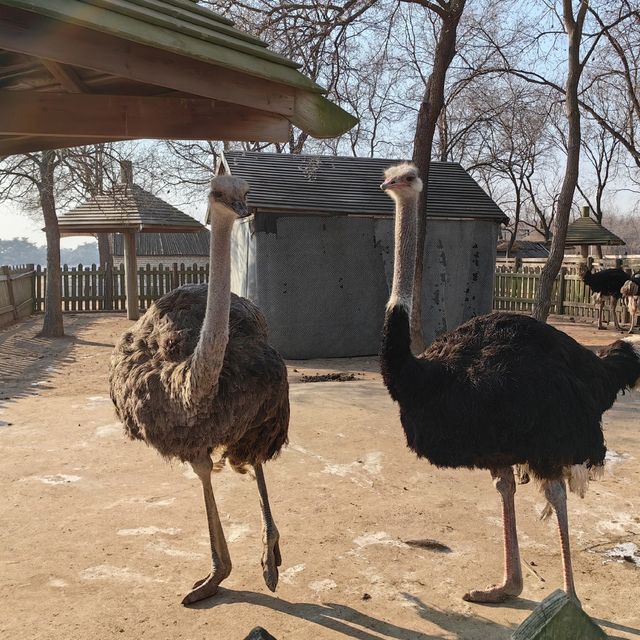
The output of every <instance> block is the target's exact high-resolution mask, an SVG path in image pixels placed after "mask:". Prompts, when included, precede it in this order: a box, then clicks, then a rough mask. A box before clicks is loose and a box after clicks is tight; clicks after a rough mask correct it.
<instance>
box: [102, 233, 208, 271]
mask: <svg viewBox="0 0 640 640" xmlns="http://www.w3.org/2000/svg"><path fill="white" fill-rule="evenodd" d="M209 237H210V234H209V232H208V231H201V232H200V233H139V234H137V236H136V256H137V257H138V265H139V266H145V265H147V264H150V265H151V266H154V267H155V266H158V265H159V264H162V265H165V266H167V265H169V266H170V265H172V264H173V263H174V262H177V263H178V264H181V263H184V264H185V265H193V264H197V265H198V266H199V267H204V266H206V265H208V264H209ZM123 262H124V241H123V237H122V235H121V234H119V233H118V234H115V235H114V237H113V264H114V266H116V267H118V266H120V265H121V264H123Z"/></svg>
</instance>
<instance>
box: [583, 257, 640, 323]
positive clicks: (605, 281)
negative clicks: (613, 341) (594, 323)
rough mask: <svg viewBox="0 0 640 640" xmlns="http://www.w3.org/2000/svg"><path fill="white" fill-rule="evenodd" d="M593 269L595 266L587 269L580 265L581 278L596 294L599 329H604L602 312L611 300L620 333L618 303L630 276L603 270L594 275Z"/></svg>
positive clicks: (612, 270)
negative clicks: (621, 290)
mask: <svg viewBox="0 0 640 640" xmlns="http://www.w3.org/2000/svg"><path fill="white" fill-rule="evenodd" d="M592 269H593V266H588V267H587V265H585V264H582V265H580V277H581V278H582V281H583V282H584V283H585V284H586V285H588V286H589V287H590V289H591V291H593V293H594V294H595V295H594V298H595V301H596V304H597V305H598V329H602V310H603V307H604V303H605V299H606V298H609V304H610V305H611V315H612V316H613V323H614V324H615V327H616V329H618V331H622V328H621V327H620V323H619V322H618V316H617V314H616V307H617V305H618V301H619V300H620V298H622V294H621V293H620V289H621V288H622V286H623V285H624V283H625V282H626V281H627V280H629V274H628V273H627V272H626V271H623V270H622V269H603V270H602V271H596V272H595V273H593V271H592Z"/></svg>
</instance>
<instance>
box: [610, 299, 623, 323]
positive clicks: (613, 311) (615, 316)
mask: <svg viewBox="0 0 640 640" xmlns="http://www.w3.org/2000/svg"><path fill="white" fill-rule="evenodd" d="M617 307H618V298H616V297H615V296H611V315H612V316H613V324H614V325H615V327H616V329H617V330H618V331H620V332H622V327H621V326H620V323H619V322H618V314H617V313H616V308H617Z"/></svg>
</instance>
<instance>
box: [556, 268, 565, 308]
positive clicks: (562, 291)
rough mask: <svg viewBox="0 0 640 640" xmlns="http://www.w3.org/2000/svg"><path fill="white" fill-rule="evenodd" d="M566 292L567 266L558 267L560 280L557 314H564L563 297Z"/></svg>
mask: <svg viewBox="0 0 640 640" xmlns="http://www.w3.org/2000/svg"><path fill="white" fill-rule="evenodd" d="M566 294H567V268H566V267H562V268H561V269H560V282H559V283H558V315H559V316H562V315H564V298H565V296H566Z"/></svg>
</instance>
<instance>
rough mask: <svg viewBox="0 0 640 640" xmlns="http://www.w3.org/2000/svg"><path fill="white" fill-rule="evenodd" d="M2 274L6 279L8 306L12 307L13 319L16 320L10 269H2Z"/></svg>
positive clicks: (16, 312) (16, 313)
mask: <svg viewBox="0 0 640 640" xmlns="http://www.w3.org/2000/svg"><path fill="white" fill-rule="evenodd" d="M2 273H3V274H4V275H5V276H6V277H7V291H8V292H9V304H10V305H11V306H12V307H13V309H12V311H13V319H14V320H17V319H18V309H17V308H16V299H15V297H14V295H13V283H12V282H11V269H10V268H9V267H2Z"/></svg>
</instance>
